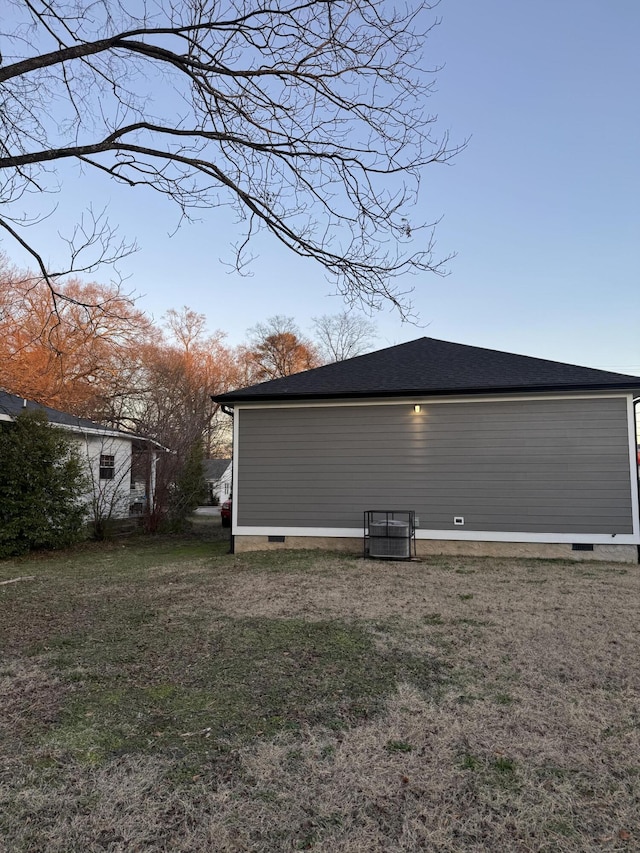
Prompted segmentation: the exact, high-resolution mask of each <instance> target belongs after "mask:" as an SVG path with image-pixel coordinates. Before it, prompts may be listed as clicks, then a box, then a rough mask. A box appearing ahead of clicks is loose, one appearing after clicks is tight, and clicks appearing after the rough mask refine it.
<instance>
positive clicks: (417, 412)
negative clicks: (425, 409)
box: [413, 403, 422, 415]
mask: <svg viewBox="0 0 640 853" xmlns="http://www.w3.org/2000/svg"><path fill="white" fill-rule="evenodd" d="M413 411H414V412H415V413H416V414H417V415H419V414H420V412H421V411H422V406H421V405H420V403H416V404H415V406H414V407H413Z"/></svg>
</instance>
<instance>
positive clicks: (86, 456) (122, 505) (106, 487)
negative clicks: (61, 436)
mask: <svg viewBox="0 0 640 853" xmlns="http://www.w3.org/2000/svg"><path fill="white" fill-rule="evenodd" d="M28 411H41V412H44V414H45V415H46V416H47V419H48V420H49V423H51V424H53V425H54V426H56V427H60V428H61V429H64V430H65V431H66V432H69V433H70V434H71V436H72V437H73V439H74V440H75V441H76V443H77V446H78V450H79V451H80V456H81V458H82V459H83V460H84V461H85V471H86V475H87V481H88V484H89V485H88V489H87V492H86V494H85V495H84V498H85V501H86V503H87V505H88V507H89V509H90V512H91V514H92V515H93V517H94V518H127V517H128V516H129V515H130V514H131V512H132V511H133V507H134V506H135V505H136V504H138V505H139V503H140V498H141V497H142V495H141V494H140V493H141V491H144V492H146V493H147V494H146V495H145V500H148V499H149V498H151V499H153V495H154V492H155V461H156V448H155V447H152V450H151V454H150V457H151V464H150V473H149V476H148V480H149V482H148V483H147V485H146V487H145V489H142V490H141V489H139V488H138V489H135V488H133V483H132V466H133V457H134V447H135V446H139V445H140V444H141V443H144V444H148V442H147V440H145V439H140V438H139V437H138V436H135V435H132V434H130V433H125V432H122V431H120V430H117V429H112V428H110V427H105V426H102V425H101V424H97V423H95V422H94V421H91V420H88V419H87V418H78V417H76V416H75V415H70V414H68V413H67V412H61V411H59V410H58V409H53V408H51V407H50V406H42V405H40V404H39V403H35V402H33V401H31V400H25V399H24V398H22V397H19V396H17V395H15V394H9V393H8V392H6V391H2V390H0V421H13V420H15V418H16V417H17V416H18V415H19V414H21V413H22V412H28Z"/></svg>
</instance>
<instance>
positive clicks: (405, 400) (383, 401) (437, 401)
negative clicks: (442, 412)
mask: <svg viewBox="0 0 640 853" xmlns="http://www.w3.org/2000/svg"><path fill="white" fill-rule="evenodd" d="M638 384H639V385H640V377H638ZM632 396H633V392H632V391H604V392H603V391H592V392H590V393H587V392H584V391H582V392H576V393H575V394H569V393H566V392H564V393H557V394H550V393H548V392H546V391H545V392H541V393H536V392H535V391H531V392H529V393H522V392H516V393H513V394H508V393H505V394H501V395H500V396H496V395H492V396H489V395H486V396H484V395H482V394H473V395H471V394H467V395H464V394H461V395H460V396H454V395H452V396H450V397H447V396H440V397H425V396H422V395H420V394H415V395H413V396H407V397H395V398H389V397H380V398H376V397H370V398H368V399H366V400H357V399H351V398H346V399H344V400H291V401H290V402H285V401H278V400H269V401H265V402H263V403H261V402H251V403H248V402H247V403H241V402H237V403H234V404H233V407H234V411H236V412H237V411H238V410H239V409H300V408H303V409H318V408H322V409H327V408H329V409H333V408H341V407H345V406H411V410H412V411H413V406H414V405H415V404H416V403H419V404H420V405H421V406H422V407H423V410H422V412H421V414H424V410H425V408H427V407H428V406H430V405H432V404H433V405H441V404H443V403H511V402H518V401H521V400H536V401H539V400H591V399H593V398H594V397H598V398H613V397H631V398H632Z"/></svg>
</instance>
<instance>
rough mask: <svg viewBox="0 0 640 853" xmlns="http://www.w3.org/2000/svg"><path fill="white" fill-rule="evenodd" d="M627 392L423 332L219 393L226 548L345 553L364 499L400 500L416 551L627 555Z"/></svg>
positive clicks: (633, 524)
mask: <svg viewBox="0 0 640 853" xmlns="http://www.w3.org/2000/svg"><path fill="white" fill-rule="evenodd" d="M639 395H640V377H636V376H625V375H622V374H616V373H609V372H607V371H602V370H594V369H591V368H585V367H577V366H574V365H568V364H562V363H559V362H553V361H547V360H544V359H537V358H529V357H526V356H521V355H513V354H510V353H502V352H496V351H493V350H487V349H481V348H478V347H471V346H464V345H461V344H455V343H449V342H446V341H439V340H435V339H432V338H421V339H419V340H416V341H412V342H410V343H406V344H401V345H399V346H395V347H390V348H388V349H384V350H380V351H378V352H374V353H370V354H368V355H363V356H358V357H356V358H352V359H349V360H347V361H343V362H338V363H335V364H330V365H326V366H325V367H320V368H316V369H315V370H309V371H306V372H304V373H298V374H295V375H293V376H290V377H286V378H283V379H276V380H273V381H271V382H265V383H261V384H259V385H254V386H252V387H250V388H244V389H240V390H238V391H234V392H231V393H228V394H225V395H222V396H220V397H217V398H216V400H217V401H218V402H219V403H222V404H223V405H224V407H225V409H226V410H227V411H230V410H231V409H232V410H233V418H234V459H233V495H234V505H233V521H232V532H233V534H234V543H235V548H236V550H238V551H240V550H248V549H255V548H267V547H269V548H272V547H280V548H282V547H328V548H333V549H343V550H350V551H354V552H357V551H358V550H359V549H362V539H363V514H364V512H365V511H366V510H414V511H415V513H416V516H417V532H416V539H417V553H418V555H421V554H423V555H424V554H430V553H458V554H460V553H473V554H478V555H480V554H486V555H505V556H509V555H534V556H552V557H571V556H575V557H579V558H580V559H584V558H585V557H587V558H588V557H592V558H593V557H595V558H606V559H616V560H625V561H633V562H637V560H638V546H639V545H640V526H639V521H638V472H637V456H636V427H635V411H634V399H635V398H636V397H637V396H639Z"/></svg>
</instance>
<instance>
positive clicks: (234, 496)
mask: <svg viewBox="0 0 640 853" xmlns="http://www.w3.org/2000/svg"><path fill="white" fill-rule="evenodd" d="M239 422H240V412H234V415H233V419H232V423H233V444H232V447H233V455H232V457H231V465H232V466H233V467H232V469H231V535H232V536H233V535H235V532H236V525H237V524H238V449H239V447H240V423H239Z"/></svg>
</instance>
